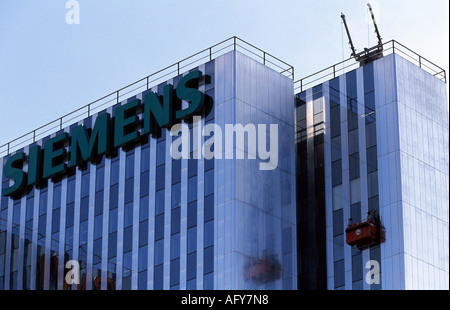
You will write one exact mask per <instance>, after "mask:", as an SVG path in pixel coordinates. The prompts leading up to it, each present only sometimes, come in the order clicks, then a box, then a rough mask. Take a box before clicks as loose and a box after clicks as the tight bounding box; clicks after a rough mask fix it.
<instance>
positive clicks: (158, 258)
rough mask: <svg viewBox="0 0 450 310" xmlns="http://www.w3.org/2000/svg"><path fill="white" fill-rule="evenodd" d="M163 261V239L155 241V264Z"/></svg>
mask: <svg viewBox="0 0 450 310" xmlns="http://www.w3.org/2000/svg"><path fill="white" fill-rule="evenodd" d="M163 262H164V239H161V240H158V241H155V266H158V265H160V264H162V263H163Z"/></svg>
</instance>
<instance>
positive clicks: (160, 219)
mask: <svg viewBox="0 0 450 310" xmlns="http://www.w3.org/2000/svg"><path fill="white" fill-rule="evenodd" d="M162 238H164V214H160V215H158V216H156V217H155V240H159V239H162Z"/></svg>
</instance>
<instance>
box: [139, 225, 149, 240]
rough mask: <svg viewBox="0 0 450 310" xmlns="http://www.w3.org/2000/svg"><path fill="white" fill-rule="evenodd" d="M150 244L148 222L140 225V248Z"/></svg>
mask: <svg viewBox="0 0 450 310" xmlns="http://www.w3.org/2000/svg"><path fill="white" fill-rule="evenodd" d="M146 244H148V220H145V221H143V222H141V223H139V246H143V245H146Z"/></svg>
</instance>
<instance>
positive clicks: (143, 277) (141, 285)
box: [138, 270, 147, 290]
mask: <svg viewBox="0 0 450 310" xmlns="http://www.w3.org/2000/svg"><path fill="white" fill-rule="evenodd" d="M146 289H147V270H144V271H142V272H139V274H138V290H146Z"/></svg>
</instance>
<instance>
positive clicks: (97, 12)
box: [0, 0, 449, 145]
mask: <svg viewBox="0 0 450 310" xmlns="http://www.w3.org/2000/svg"><path fill="white" fill-rule="evenodd" d="M368 1H369V2H370V3H371V4H372V7H373V9H374V11H375V16H376V20H377V23H378V27H379V29H380V32H381V36H382V37H383V41H384V42H386V41H388V40H391V39H395V40H397V41H399V42H400V43H402V44H404V45H406V46H407V47H409V48H411V49H412V50H414V51H415V52H417V53H419V54H421V55H422V56H424V57H425V58H427V59H429V60H430V61H432V62H434V63H435V64H437V65H439V66H441V67H442V68H444V69H445V70H446V71H447V76H448V69H449V2H448V0H395V1H392V0H364V1H362V0H345V1H344V0H321V1H313V0H308V1H306V0H277V1H273V0H271V1H269V0H189V1H184V0H164V1H163V0H159V1H157V0H146V1H144V0H127V1H119V0H78V2H79V4H80V24H78V25H77V24H73V25H69V24H67V23H66V13H67V12H68V11H69V9H66V8H65V5H66V2H67V0H39V1H35V0H14V1H12V0H0V145H3V144H5V143H7V142H9V141H10V140H12V139H14V138H16V137H18V136H21V135H22V134H25V133H27V132H29V131H32V130H34V129H36V128H37V127H39V126H41V125H44V124H46V123H48V122H50V121H53V120H55V119H57V118H59V117H61V116H62V115H64V114H67V113H69V112H71V111H73V110H75V109H76V108H79V107H81V106H84V105H86V104H88V103H89V102H91V101H94V100H96V99H98V98H100V97H103V96H104V95H106V94H109V93H111V92H113V91H115V90H117V89H119V88H121V87H123V86H126V85H128V84H129V83H132V82H134V81H135V80H138V79H140V78H143V77H145V76H147V75H149V74H151V73H153V72H155V71H157V70H159V69H161V68H164V67H166V66H168V65H171V64H173V63H175V62H177V61H178V60H181V59H183V58H185V57H187V56H189V55H191V54H193V53H196V52H198V51H200V50H203V49H205V48H207V47H209V46H210V45H213V44H215V43H218V42H220V41H222V40H224V39H227V38H229V37H231V36H234V35H236V36H238V37H240V38H242V39H243V40H245V41H247V42H249V43H252V44H254V45H256V46H257V47H259V48H261V49H263V50H265V51H267V52H269V53H271V54H272V55H274V56H276V57H278V58H280V59H282V60H284V61H285V62H287V63H289V64H291V65H293V66H294V68H295V80H297V79H300V78H302V77H304V76H307V75H309V74H311V73H314V72H316V71H318V70H320V69H323V68H325V67H328V66H330V65H333V64H335V63H337V62H339V61H342V60H343V58H345V59H346V58H348V57H349V56H350V49H349V47H348V44H347V42H348V41H347V37H346V36H345V33H343V32H342V23H341V18H340V13H341V12H343V13H344V14H345V15H346V18H347V22H348V24H349V27H350V31H351V34H352V39H353V41H354V43H355V45H356V48H357V49H358V50H359V51H361V50H362V49H363V48H364V47H367V46H368V43H370V45H374V44H375V43H376V37H375V34H374V33H373V26H372V24H371V22H370V24H368V19H367V16H368V15H367V6H366V3H367V2H368ZM369 21H370V20H369ZM343 34H344V36H343Z"/></svg>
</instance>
